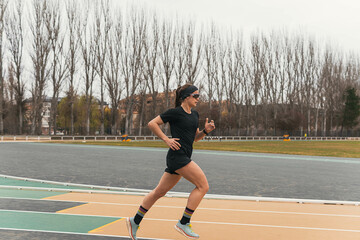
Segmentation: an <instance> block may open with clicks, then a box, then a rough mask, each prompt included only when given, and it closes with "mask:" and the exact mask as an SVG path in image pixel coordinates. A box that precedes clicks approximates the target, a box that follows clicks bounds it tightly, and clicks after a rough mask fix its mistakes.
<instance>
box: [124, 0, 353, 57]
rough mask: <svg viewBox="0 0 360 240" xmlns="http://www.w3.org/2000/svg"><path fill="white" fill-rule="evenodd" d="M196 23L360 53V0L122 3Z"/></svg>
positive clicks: (137, 0)
mask: <svg viewBox="0 0 360 240" xmlns="http://www.w3.org/2000/svg"><path fill="white" fill-rule="evenodd" d="M123 1H125V2H128V3H129V2H135V3H137V4H136V5H144V6H147V7H149V8H154V9H156V10H158V11H159V12H160V13H166V14H170V15H173V16H174V14H178V15H179V17H183V18H184V19H188V18H189V17H191V18H195V19H196V20H197V22H208V21H210V20H213V21H214V22H215V23H217V25H218V26H221V27H232V28H233V29H234V30H242V31H243V33H244V37H245V38H248V36H249V35H250V33H251V32H255V31H257V30H261V31H270V30H273V29H275V30H280V29H284V28H285V29H287V30H289V31H299V30H301V31H303V32H306V33H308V34H310V35H311V36H313V37H316V39H317V40H318V41H319V42H321V43H322V44H326V43H331V45H332V46H334V47H339V48H340V49H343V50H345V51H347V50H354V51H356V52H357V53H360V0H342V1H339V0H220V1H219V0H123Z"/></svg>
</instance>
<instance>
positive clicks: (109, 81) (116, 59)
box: [105, 15, 141, 135]
mask: <svg viewBox="0 0 360 240" xmlns="http://www.w3.org/2000/svg"><path fill="white" fill-rule="evenodd" d="M122 38H123V21H122V16H121V15H118V16H117V18H116V23H115V25H114V27H113V29H112V31H110V35H109V38H108V41H109V42H108V60H107V61H108V63H107V64H106V67H105V83H106V86H107V90H108V93H109V97H110V100H111V134H113V135H116V134H117V131H118V127H119V126H118V125H117V123H118V118H119V112H118V107H119V102H120V98H121V94H122V90H123V83H122V81H121V80H122V79H121V77H122V76H121V70H120V52H121V50H122V42H123V39H122ZM140 129H141V128H140ZM140 135H141V134H140Z"/></svg>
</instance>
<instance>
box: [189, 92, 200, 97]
mask: <svg viewBox="0 0 360 240" xmlns="http://www.w3.org/2000/svg"><path fill="white" fill-rule="evenodd" d="M190 96H192V97H193V98H199V97H200V94H198V93H193V94H190Z"/></svg>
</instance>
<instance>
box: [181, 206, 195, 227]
mask: <svg viewBox="0 0 360 240" xmlns="http://www.w3.org/2000/svg"><path fill="white" fill-rule="evenodd" d="M193 213H194V210H191V209H190V208H185V211H184V215H183V217H182V219H181V220H180V223H181V224H182V225H185V224H187V223H189V222H190V218H191V216H192V215H193Z"/></svg>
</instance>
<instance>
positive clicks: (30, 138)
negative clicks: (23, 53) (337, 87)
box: [0, 135, 360, 142]
mask: <svg viewBox="0 0 360 240" xmlns="http://www.w3.org/2000/svg"><path fill="white" fill-rule="evenodd" d="M127 139H130V140H132V141H159V140H160V138H158V137H157V136H127V137H124V136H111V135H109V136H0V142H34V141H123V140H127ZM283 139H284V138H283V137H282V136H206V137H205V138H204V139H203V140H202V141H208V142H210V141H211V142H213V141H219V142H221V141H281V140H283ZM290 140H292V141H360V137H299V136H292V137H290Z"/></svg>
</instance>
